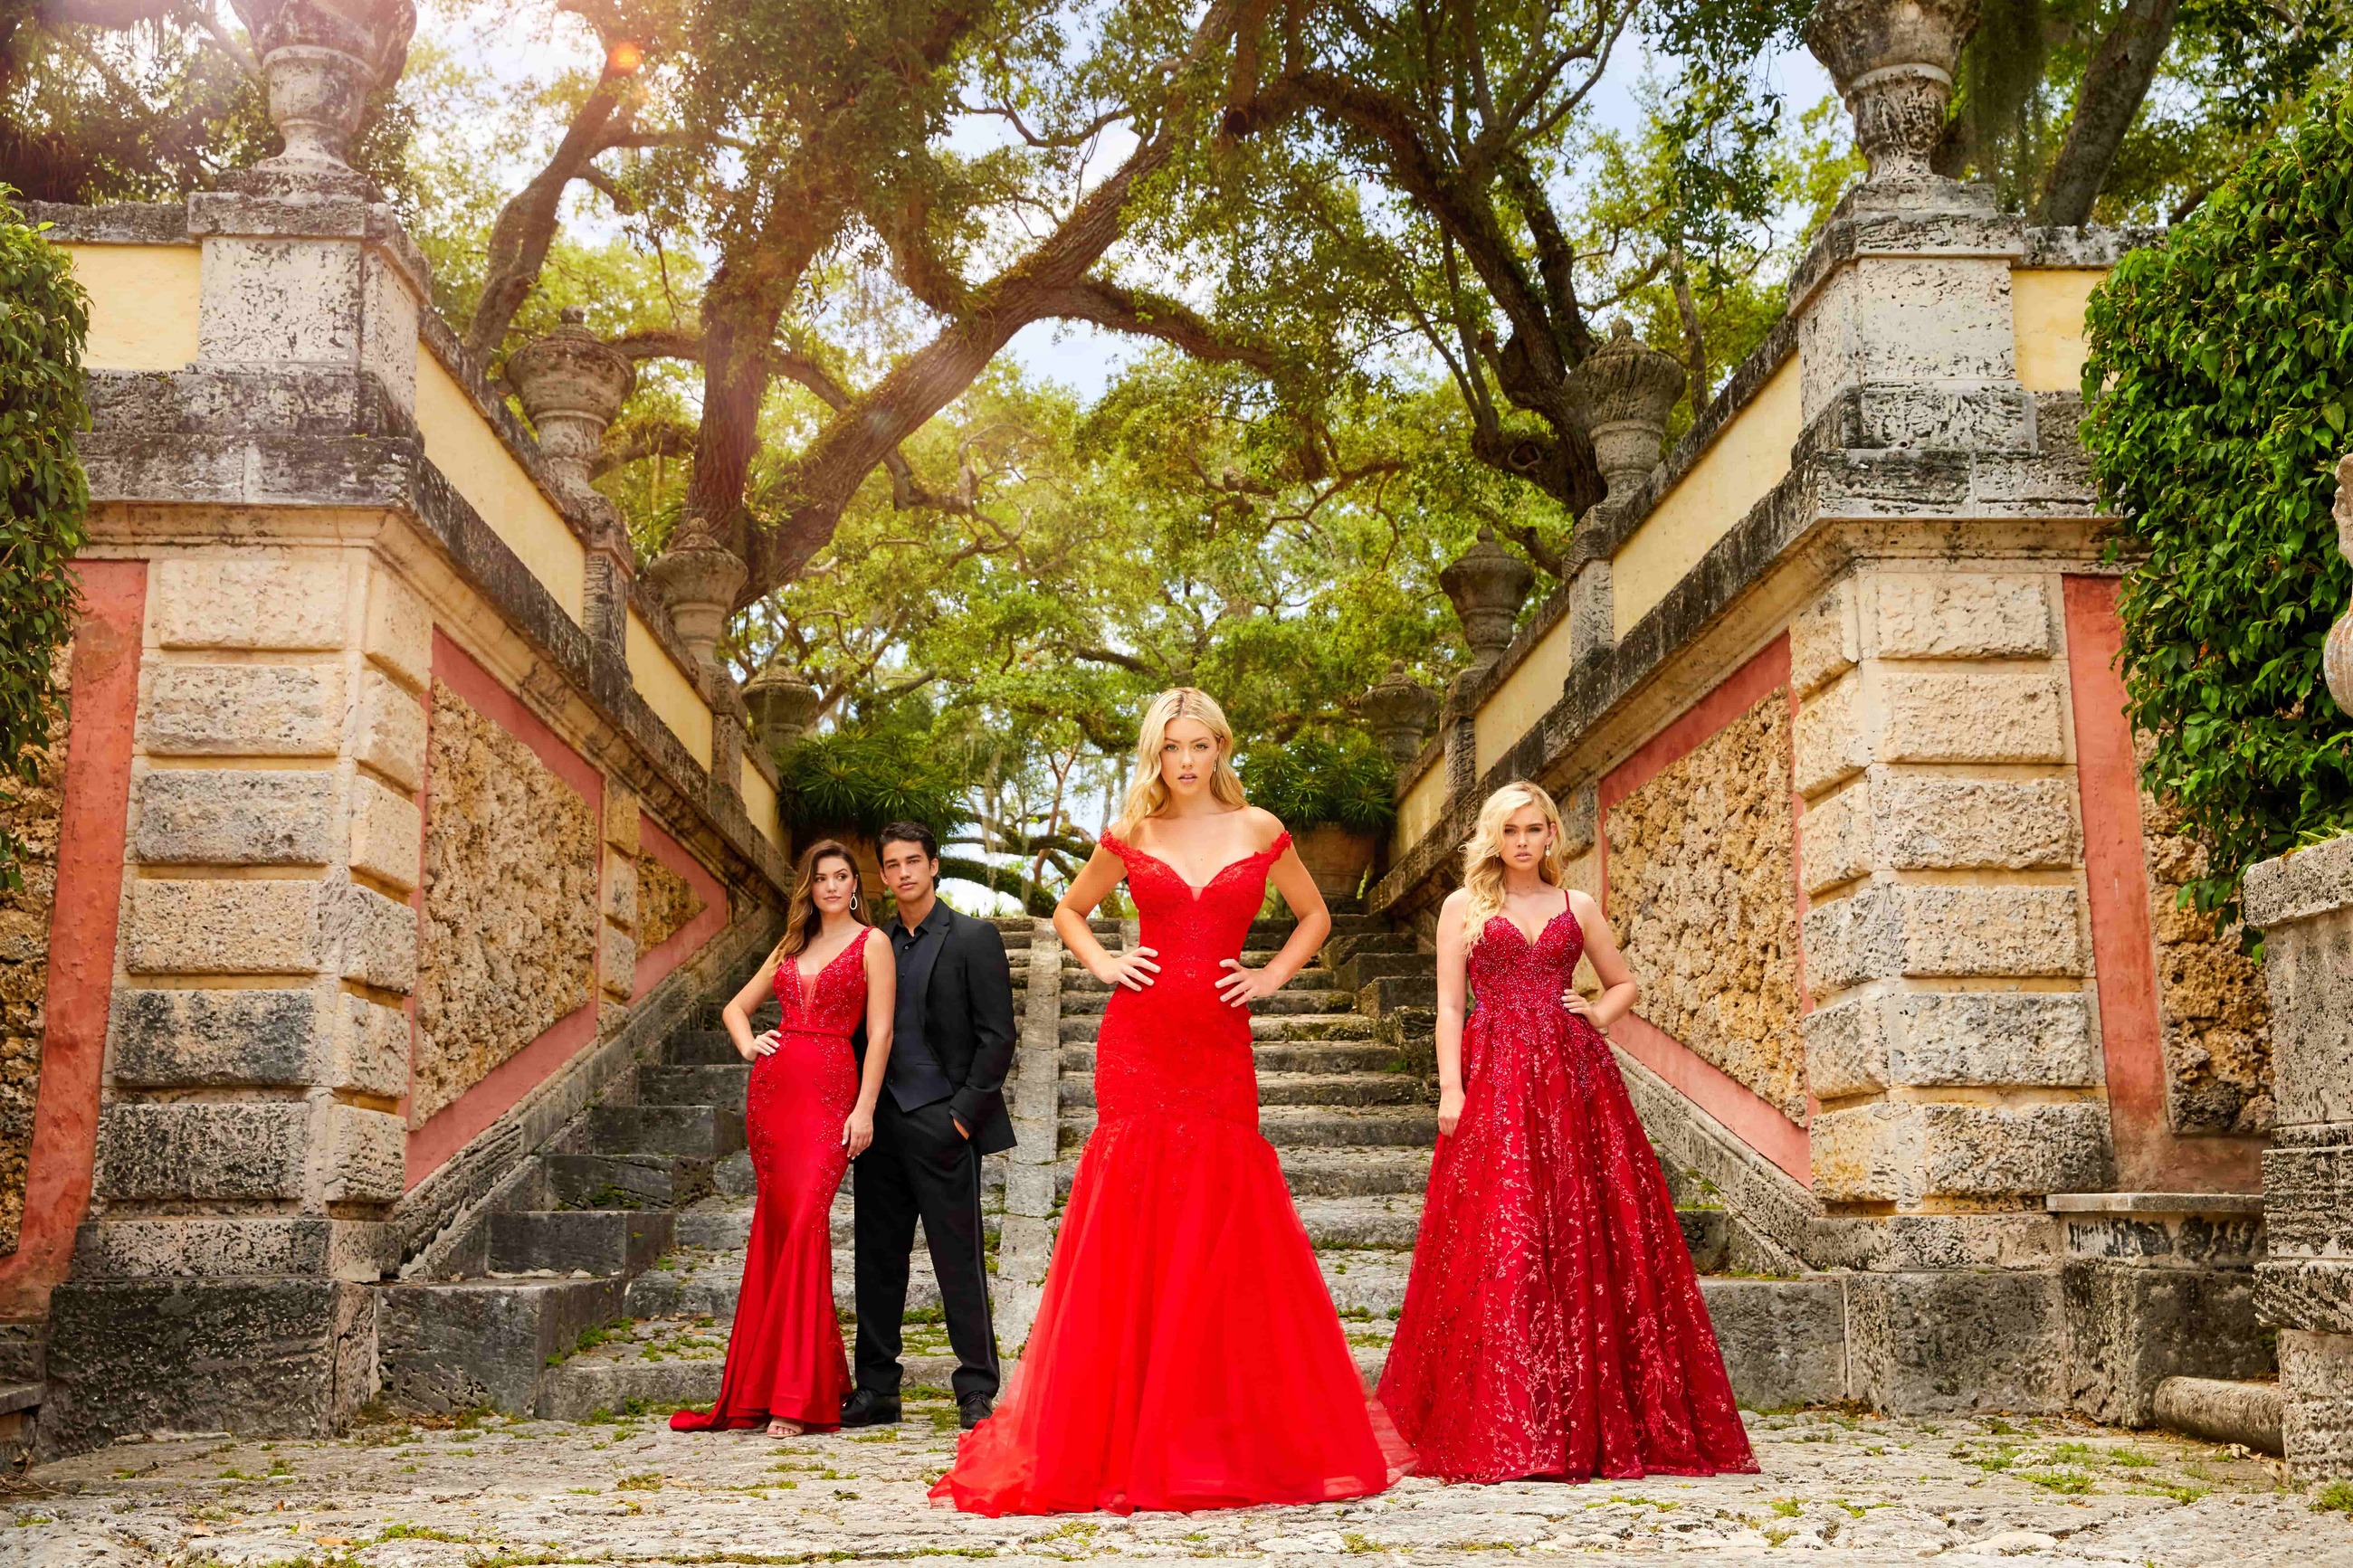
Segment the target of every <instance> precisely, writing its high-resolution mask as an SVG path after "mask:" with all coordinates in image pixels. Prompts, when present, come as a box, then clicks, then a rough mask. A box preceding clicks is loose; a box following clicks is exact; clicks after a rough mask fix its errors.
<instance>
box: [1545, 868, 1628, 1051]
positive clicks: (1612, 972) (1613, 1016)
mask: <svg viewBox="0 0 2353 1568" xmlns="http://www.w3.org/2000/svg"><path fill="white" fill-rule="evenodd" d="M1568 911H1569V913H1571V914H1573V915H1575V916H1576V917H1577V924H1578V925H1580V926H1582V927H1584V928H1585V956H1586V957H1588V958H1589V959H1591V960H1592V961H1593V973H1594V977H1595V978H1596V979H1598V980H1599V981H1600V982H1601V994H1600V995H1599V996H1593V997H1586V996H1580V995H1578V994H1577V992H1576V991H1575V990H1574V989H1573V988H1572V989H1570V990H1568V991H1567V992H1564V993H1563V994H1562V995H1561V1003H1562V1005H1564V1006H1566V1007H1567V1009H1568V1010H1569V1011H1570V1012H1572V1013H1577V1014H1580V1015H1582V1016H1585V1017H1586V1018H1588V1019H1589V1020H1591V1022H1592V1024H1593V1026H1594V1027H1595V1028H1597V1029H1607V1028H1609V1026H1610V1025H1612V1024H1614V1023H1616V1022H1617V1021H1618V1020H1619V1019H1620V1018H1622V1017H1624V1016H1626V1015H1627V1014H1629V1013H1630V1012H1632V1011H1633V1010H1634V1004H1635V1002H1636V1001H1638V1000H1639V999H1640V998H1641V994H1642V989H1641V986H1639V985H1637V984H1634V972H1633V971H1632V970H1631V969H1630V968H1628V967H1627V965H1626V955H1625V954H1624V953H1622V952H1619V951H1618V933H1617V932H1615V931H1611V930H1610V929H1609V917H1608V916H1606V915H1604V914H1603V913H1602V912H1601V906H1600V905H1599V904H1598V903H1596V902H1594V901H1593V899H1592V896H1591V895H1590V894H1587V893H1581V892H1578V891H1577V889H1574V888H1571V889H1568Z"/></svg>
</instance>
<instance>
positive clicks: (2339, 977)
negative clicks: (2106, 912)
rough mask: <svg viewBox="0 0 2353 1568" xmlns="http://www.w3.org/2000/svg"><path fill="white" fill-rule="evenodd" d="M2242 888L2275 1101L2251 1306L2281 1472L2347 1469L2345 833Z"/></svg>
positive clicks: (2349, 1091) (2352, 1345) (2352, 913)
mask: <svg viewBox="0 0 2353 1568" xmlns="http://www.w3.org/2000/svg"><path fill="white" fill-rule="evenodd" d="M2243 897H2244V907H2245V910H2246V914H2247V921H2248V922H2249V923H2250V924H2252V925H2257V926H2261V927H2262V928H2263V980H2264V984H2266V986H2268V988H2269V989H2270V992H2271V1001H2272V1071H2273V1077H2274V1081H2273V1086H2272V1092H2273V1096H2274V1101H2275V1103H2276V1104H2277V1107H2278V1120H2277V1121H2276V1123H2275V1124H2274V1128H2273V1134H2272V1135H2273V1140H2274V1142H2273V1146H2272V1148H2271V1150H2270V1151H2269V1152H2267V1153H2265V1154H2264V1155H2263V1217H2264V1223H2265V1226H2266V1227H2267V1229H2268V1231H2269V1234H2270V1242H2271V1247H2270V1256H2269V1257H2268V1258H2266V1259H2265V1261H2264V1262H2263V1264H2261V1265H2260V1266H2259V1267H2258V1268H2257V1269H2256V1282H2255V1307H2256V1311H2257V1313H2258V1315H2259V1316H2260V1317H2261V1318H2262V1320H2263V1321H2264V1322H2265V1323H2267V1324H2269V1325H2271V1326H2272V1327H2274V1328H2276V1329H2277V1330H2278V1331H2279V1362H2280V1385H2281V1390H2282V1393H2283V1394H2284V1410H2283V1413H2282V1415H2283V1419H2282V1422H2281V1436H2282V1438H2283V1440H2284V1445H2285V1447H2286V1450H2287V1462H2288V1468H2289V1470H2290V1472H2291V1474H2293V1475H2294V1476H2295V1479H2297V1480H2298V1481H2300V1482H2309V1481H2317V1480H2328V1479H2342V1478H2348V1477H2353V837H2344V838H2332V839H2330V840H2328V841H2327V843H2325V844H2319V845H2316V846H2314V847H2312V848H2309V849H2299V850H2297V851H2296V852H2295V854H2293V855H2288V856H2284V857H2282V858H2279V859H2277V860H2266V861H2263V863H2262V864H2261V865H2258V866H2253V867H2251V868H2249V869H2248V871H2247V878H2246V883H2245V888H2244V894H2243Z"/></svg>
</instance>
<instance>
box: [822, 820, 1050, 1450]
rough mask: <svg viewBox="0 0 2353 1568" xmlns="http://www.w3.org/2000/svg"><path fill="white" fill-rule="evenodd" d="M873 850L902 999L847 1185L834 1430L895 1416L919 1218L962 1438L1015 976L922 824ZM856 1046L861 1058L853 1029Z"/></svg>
mask: <svg viewBox="0 0 2353 1568" xmlns="http://www.w3.org/2000/svg"><path fill="white" fill-rule="evenodd" d="M877 848H878V850H879V852H880V854H881V861H882V884H883V886H884V887H886V888H888V889H890V890H891V895H892V898H893V899H894V900H896V901H897V903H898V906H899V910H898V917H897V918H896V919H895V920H892V921H887V922H886V923H885V924H884V926H883V928H882V930H883V934H884V935H886V936H888V937H889V938H890V939H891V948H892V952H893V954H894V955H895V956H896V957H897V959H898V961H899V1002H898V1016H897V1018H896V1021H895V1023H894V1025H893V1026H892V1036H891V1062H890V1066H889V1068H887V1069H886V1071H885V1074H884V1077H883V1080H882V1088H883V1094H882V1098H881V1100H880V1101H879V1102H878V1103H877V1104H876V1106H875V1108H874V1142H873V1144H872V1146H871V1147H870V1148H869V1149H868V1150H867V1151H866V1152H865V1153H863V1154H860V1156H859V1157H858V1165H857V1169H858V1176H857V1180H856V1182H855V1184H853V1189H852V1191H853V1195H854V1197H855V1199H856V1213H857V1218H856V1222H855V1226H854V1232H855V1235H856V1237H857V1243H858V1261H857V1285H858V1369H857V1382H858V1387H857V1389H856V1390H855V1391H854V1392H853V1393H852V1394H850V1396H849V1401H848V1403H846V1404H845V1405H843V1406H842V1410H841V1424H842V1425H843V1426H880V1425H881V1424H883V1423H885V1422H891V1421H896V1420H898V1419H899V1379H900V1375H901V1368H900V1365H899V1352H900V1348H901V1337H900V1322H901V1319H902V1317H903V1316H904V1315H905V1313H906V1310H907V1263H908V1259H909V1258H910V1257H911V1256H912V1254H913V1251H914V1247H915V1221H916V1219H917V1218H918V1217H919V1216H920V1217H921V1218H922V1220H923V1237H924V1239H925V1240H926V1241H927V1242H929V1244H930V1246H931V1252H932V1272H933V1273H934V1275H936V1276H937V1277H938V1279H939V1282H940V1304H941V1306H942V1308H943V1309H944V1313H945V1316H946V1318H947V1321H948V1343H949V1344H950V1345H951V1346H952V1347H954V1349H955V1354H956V1361H957V1363H958V1365H957V1367H956V1370H955V1378H954V1380H953V1381H954V1383H955V1396H956V1409H957V1414H958V1415H959V1416H960V1417H961V1418H962V1420H963V1423H964V1426H965V1429H966V1430H970V1429H971V1428H972V1427H974V1426H978V1425H979V1424H980V1423H981V1422H982V1421H983V1420H984V1419H986V1418H987V1415H988V1413H989V1409H990V1406H991V1405H993V1404H994V1403H995V1402H996V1398H997V1328H996V1324H995V1323H994V1321H992V1320H991V1319H990V1317H989V1310H988V1265H987V1258H986V1256H985V1255H984V1253H983V1251H982V1245H983V1237H982V1230H981V1215H980V1157H981V1156H982V1155H983V1154H993V1153H995V1152H997V1151H998V1150H1000V1149H1010V1148H1012V1147H1013V1121H1012V1118H1010V1117H1009V1116H1008V1115H1007V1114H1006V1112H1005V1094H1004V1089H1005V1075H1006V1073H1007V1072H1008V1070H1010V1069H1011V1068H1012V1066H1013V973H1012V970H1011V968H1010V966H1009V965H1008V963H1006V959H1005V939H1004V938H1003V937H1002V936H1000V935H998V934H997V927H996V926H994V925H992V924H990V923H989V922H988V921H984V920H975V919H974V918H972V917H971V916H969V915H960V914H958V913H956V912H955V910H952V909H950V908H948V907H947V905H945V904H944V903H942V902H940V900H939V896H938V894H937V892H936V891H935V889H936V886H937V884H938V882H939V876H940V847H939V841H938V840H937V839H936V838H934V837H933V835H932V830H931V829H930V828H928V827H925V826H923V825H922V824H920V823H913V822H894V823H892V825H891V826H888V827H886V828H884V829H883V830H882V832H881V837H880V838H879V840H878V841H877ZM855 1043H856V1045H857V1047H858V1052H859V1055H860V1058H863V1057H864V1055H865V1050H866V1039H865V1035H864V1033H863V1032H862V1031H861V1032H860V1035H859V1036H858V1038H857V1040H856V1042H855Z"/></svg>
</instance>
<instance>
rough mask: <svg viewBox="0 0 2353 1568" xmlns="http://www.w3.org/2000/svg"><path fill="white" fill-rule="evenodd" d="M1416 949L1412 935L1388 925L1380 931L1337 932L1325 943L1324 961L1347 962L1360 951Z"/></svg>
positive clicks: (1412, 950)
mask: <svg viewBox="0 0 2353 1568" xmlns="http://www.w3.org/2000/svg"><path fill="white" fill-rule="evenodd" d="M1414 951H1415V947H1414V940H1413V938H1412V937H1411V936H1410V935H1409V934H1407V933H1406V932H1404V931H1390V930H1388V928H1386V927H1384V928H1383V929H1381V930H1379V931H1359V932H1355V933H1352V934H1345V935H1344V934H1341V933H1338V932H1335V933H1334V934H1333V936H1332V939H1331V940H1330V941H1328V942H1325V943H1324V963H1331V964H1340V963H1346V962H1347V961H1348V960H1350V959H1352V958H1354V957H1356V955H1357V954H1358V953H1360V952H1414Z"/></svg>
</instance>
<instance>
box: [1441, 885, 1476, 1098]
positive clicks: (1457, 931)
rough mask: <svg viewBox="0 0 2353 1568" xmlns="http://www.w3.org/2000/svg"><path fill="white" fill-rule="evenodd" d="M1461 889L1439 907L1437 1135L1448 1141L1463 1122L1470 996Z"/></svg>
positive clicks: (1464, 899) (1466, 898)
mask: <svg viewBox="0 0 2353 1568" xmlns="http://www.w3.org/2000/svg"><path fill="white" fill-rule="evenodd" d="M1470 898H1471V895H1470V894H1468V893H1466V892H1463V891H1461V889H1456V890H1455V891H1453V892H1451V893H1449V894H1447V895H1446V901H1445V902H1444V903H1442V904H1440V905H1439V906H1438V1131H1439V1134H1440V1136H1441V1137H1451V1136H1453V1133H1454V1129H1455V1128H1456V1126H1457V1125H1459V1124H1460V1123H1461V1120H1462V1020H1463V1016H1464V1015H1465V1013H1466V1011H1467V1005H1466V1004H1467V1000H1468V998H1469V995H1470V992H1471V981H1470V975H1469V973H1468V971H1469V964H1470V957H1469V955H1470V946H1469V944H1468V943H1466V942H1464V941H1463V940H1462V909H1463V906H1464V905H1465V904H1466V903H1468V902H1469V901H1470Z"/></svg>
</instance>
